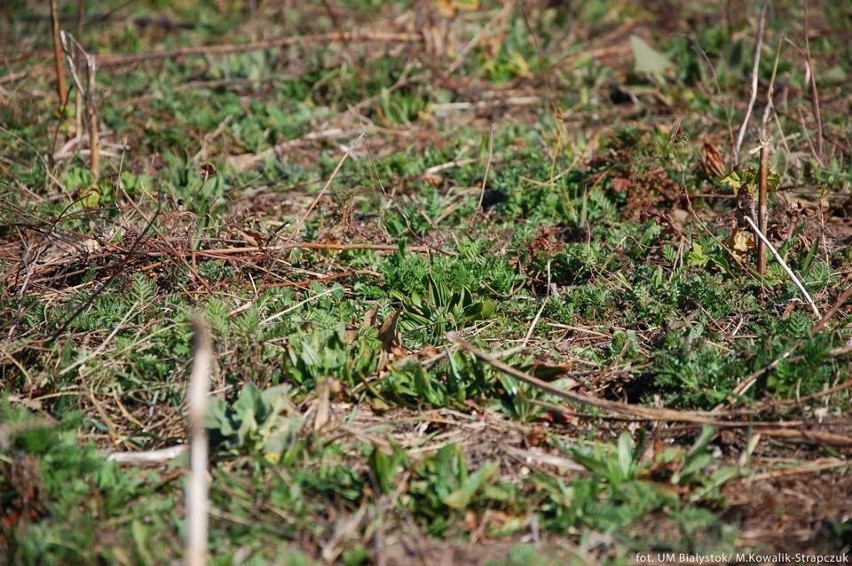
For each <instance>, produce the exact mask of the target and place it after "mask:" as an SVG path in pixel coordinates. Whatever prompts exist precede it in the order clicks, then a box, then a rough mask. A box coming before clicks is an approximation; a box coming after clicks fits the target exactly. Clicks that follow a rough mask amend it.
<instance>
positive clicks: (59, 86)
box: [50, 0, 68, 110]
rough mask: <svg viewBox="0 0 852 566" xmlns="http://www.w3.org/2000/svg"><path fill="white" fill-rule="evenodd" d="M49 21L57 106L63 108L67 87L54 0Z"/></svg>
mask: <svg viewBox="0 0 852 566" xmlns="http://www.w3.org/2000/svg"><path fill="white" fill-rule="evenodd" d="M50 23H51V27H52V29H53V63H54V64H55V65H56V93H57V94H58V95H59V108H60V109H62V110H64V109H65V106H66V105H67V104H68V87H67V84H66V82H65V65H64V64H63V63H62V41H61V39H60V38H59V11H58V9H57V7H56V0H50Z"/></svg>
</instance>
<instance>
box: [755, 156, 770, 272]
mask: <svg viewBox="0 0 852 566" xmlns="http://www.w3.org/2000/svg"><path fill="white" fill-rule="evenodd" d="M768 179H769V143H768V142H767V141H766V140H761V145H760V170H759V173H758V178H757V226H758V228H759V229H760V231H761V233H763V234H766V233H767V232H766V226H767V224H769V219H768V218H767V217H768V216H769V206H768V204H767V193H768V186H769V180H768ZM755 239H756V240H757V272H758V273H759V274H760V276H761V277H764V276H765V275H766V246H764V245H763V240H762V239H761V238H760V237H759V236H757V235H755Z"/></svg>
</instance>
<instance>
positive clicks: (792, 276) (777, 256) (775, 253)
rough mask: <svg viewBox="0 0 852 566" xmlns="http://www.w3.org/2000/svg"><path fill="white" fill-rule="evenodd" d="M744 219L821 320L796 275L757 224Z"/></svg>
mask: <svg viewBox="0 0 852 566" xmlns="http://www.w3.org/2000/svg"><path fill="white" fill-rule="evenodd" d="M745 219H746V222H748V225H749V226H751V229H752V230H754V233H755V234H757V237H758V238H760V239H761V241H762V242H763V243H764V244H766V247H767V248H769V251H771V252H772V255H773V256H774V257H775V261H777V262H778V263H779V264H780V265H781V267H783V268H784V271H786V272H787V275H789V276H790V279H792V280H793V283H794V284H795V285H796V287H798V288H799V291H801V292H802V295H804V297H805V300H806V301H807V302H808V304H809V305H810V307H811V310H813V311H814V314H815V315H816V317H817V319H821V318H822V315H820V313H819V309H817V307H816V304H815V303H814V300H813V299H812V298H811V296H810V294H809V293H808V291H807V290H806V289H805V286H804V285H802V283H801V281H799V278H798V277H796V274H795V273H793V270H792V269H790V268H789V267H788V266H787V264H786V263H785V262H784V260H783V259H781V254H779V253H778V250H776V249H775V246H773V245H772V244H771V243H770V242H769V240H768V239H767V238H766V236H764V235H763V234H761V233H760V230H758V229H757V224H755V223H754V220H752V219H751V218H750V217H748V216H746V217H745Z"/></svg>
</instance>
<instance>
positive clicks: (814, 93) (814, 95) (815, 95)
mask: <svg viewBox="0 0 852 566" xmlns="http://www.w3.org/2000/svg"><path fill="white" fill-rule="evenodd" d="M809 35H810V26H809V23H808V1H807V0H805V55H806V57H807V65H808V73H810V75H811V80H810V81H809V82H810V83H811V105H812V106H813V111H814V119H815V120H816V131H817V147H816V150H817V159H818V160H820V162H821V161H822V156H823V141H822V115H821V114H820V111H819V91H818V90H817V84H816V69H814V60H813V58H812V57H811V42H810V38H809V37H808V36H809Z"/></svg>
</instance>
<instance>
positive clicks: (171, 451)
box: [107, 444, 186, 465]
mask: <svg viewBox="0 0 852 566" xmlns="http://www.w3.org/2000/svg"><path fill="white" fill-rule="evenodd" d="M185 452H186V444H178V445H177V446H169V447H168V448H160V449H159V450H147V451H145V452H112V453H110V454H108V455H107V460H112V461H113V462H118V463H119V464H137V465H144V464H162V463H163V462H169V461H171V460H174V459H175V458H177V457H178V456H180V455H181V454H183V453H185Z"/></svg>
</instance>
